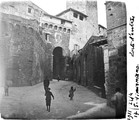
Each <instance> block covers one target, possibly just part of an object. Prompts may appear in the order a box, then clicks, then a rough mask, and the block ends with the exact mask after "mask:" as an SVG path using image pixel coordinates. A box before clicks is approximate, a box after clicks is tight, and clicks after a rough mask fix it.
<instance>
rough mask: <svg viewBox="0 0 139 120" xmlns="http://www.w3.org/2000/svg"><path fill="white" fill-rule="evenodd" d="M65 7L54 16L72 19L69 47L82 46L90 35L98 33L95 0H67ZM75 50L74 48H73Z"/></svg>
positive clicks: (79, 47) (71, 48)
mask: <svg viewBox="0 0 139 120" xmlns="http://www.w3.org/2000/svg"><path fill="white" fill-rule="evenodd" d="M66 7H67V9H66V10H65V11H63V12H61V13H59V14H57V15H56V16H58V17H60V18H64V19H67V20H70V21H72V31H71V36H70V43H69V44H70V46H69V49H70V50H71V51H72V50H73V49H74V48H75V46H77V45H78V49H81V48H83V46H84V45H85V44H86V42H87V41H88V39H89V38H90V37H91V36H92V35H95V36H97V35H99V32H98V15H97V2H96V1H76V0H75V1H67V3H66ZM75 51H76V50H75Z"/></svg>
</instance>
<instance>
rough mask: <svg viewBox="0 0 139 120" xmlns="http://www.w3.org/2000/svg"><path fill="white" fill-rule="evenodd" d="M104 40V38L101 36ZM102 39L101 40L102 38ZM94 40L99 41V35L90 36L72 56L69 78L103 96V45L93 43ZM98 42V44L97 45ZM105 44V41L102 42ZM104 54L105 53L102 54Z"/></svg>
mask: <svg viewBox="0 0 139 120" xmlns="http://www.w3.org/2000/svg"><path fill="white" fill-rule="evenodd" d="M103 39H105V41H106V38H103ZM103 39H102V40H103ZM95 40H96V42H97V41H101V38H100V37H93V36H92V37H91V38H90V39H89V41H88V42H87V44H86V45H85V46H84V48H83V49H82V50H81V51H79V54H77V55H74V56H73V58H72V71H73V73H72V75H71V80H73V81H75V82H77V83H78V84H81V85H84V86H86V87H88V88H90V89H91V90H93V91H94V92H95V93H96V94H98V95H100V96H101V97H106V96H105V87H104V84H105V69H104V67H105V64H104V61H105V62H107V60H106V59H104V57H106V54H105V53H104V50H103V46H104V45H102V46H101V45H99V44H100V43H94V44H93V42H94V41H95ZM97 44H98V45H97ZM104 44H106V43H104ZM104 54H105V55H104Z"/></svg>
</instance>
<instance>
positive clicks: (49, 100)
mask: <svg viewBox="0 0 139 120" xmlns="http://www.w3.org/2000/svg"><path fill="white" fill-rule="evenodd" d="M45 96H46V99H45V100H46V107H47V111H48V112H50V106H51V97H53V99H54V95H53V94H52V92H51V91H50V88H48V89H47V90H46V92H45Z"/></svg>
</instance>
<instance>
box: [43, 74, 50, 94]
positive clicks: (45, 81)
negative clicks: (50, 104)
mask: <svg viewBox="0 0 139 120" xmlns="http://www.w3.org/2000/svg"><path fill="white" fill-rule="evenodd" d="M49 84H50V81H49V79H48V77H47V76H45V78H44V80H43V85H44V90H45V92H46V90H47V89H48V87H49Z"/></svg>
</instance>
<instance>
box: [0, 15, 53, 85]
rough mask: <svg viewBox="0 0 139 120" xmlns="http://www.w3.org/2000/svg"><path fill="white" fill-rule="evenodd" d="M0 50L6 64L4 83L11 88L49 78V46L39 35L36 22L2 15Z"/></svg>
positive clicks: (50, 47)
mask: <svg viewBox="0 0 139 120" xmlns="http://www.w3.org/2000/svg"><path fill="white" fill-rule="evenodd" d="M0 20H1V33H0V36H1V43H2V44H1V47H2V48H3V49H1V51H2V52H4V53H5V54H3V58H4V62H5V71H6V72H5V80H11V81H13V86H24V85H33V84H36V83H39V82H41V81H42V80H43V79H44V77H45V75H47V76H49V78H50V77H51V70H49V69H50V68H51V67H49V66H50V65H51V64H50V57H49V56H50V55H51V49H52V46H51V45H50V44H46V43H45V42H44V41H43V39H42V37H41V35H40V34H39V32H38V22H37V21H31V20H30V21H29V20H26V19H23V18H21V17H17V16H14V15H8V14H1V18H0Z"/></svg>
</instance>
